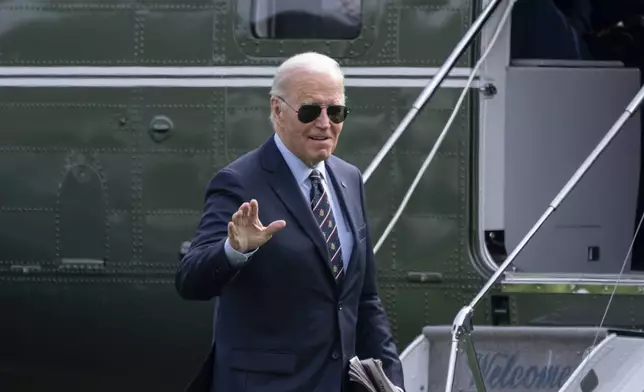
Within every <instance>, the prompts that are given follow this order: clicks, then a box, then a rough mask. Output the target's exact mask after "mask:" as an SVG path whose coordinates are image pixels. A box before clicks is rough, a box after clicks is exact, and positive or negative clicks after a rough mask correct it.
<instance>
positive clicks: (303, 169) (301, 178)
mask: <svg viewBox="0 0 644 392" xmlns="http://www.w3.org/2000/svg"><path fill="white" fill-rule="evenodd" d="M273 139H274V140H275V144H276V145H277V148H278V149H279V150H280V152H281V153H282V156H283V157H284V160H285V161H286V164H287V165H288V167H289V168H290V169H291V172H292V173H293V176H294V177H295V180H296V181H297V185H302V184H303V183H305V182H306V181H308V180H309V175H311V172H312V171H313V169H316V170H318V171H319V172H320V174H321V175H322V180H323V181H325V182H326V178H327V177H326V168H325V165H324V162H319V163H318V164H317V165H315V166H314V167H310V166H308V165H306V164H305V163H304V162H302V160H301V159H300V158H298V157H296V156H295V154H293V153H292V152H291V151H290V150H289V149H288V148H287V147H286V145H284V142H282V139H281V138H280V137H279V135H278V134H277V133H275V134H274V135H273Z"/></svg>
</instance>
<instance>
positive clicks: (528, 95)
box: [476, 1, 644, 294]
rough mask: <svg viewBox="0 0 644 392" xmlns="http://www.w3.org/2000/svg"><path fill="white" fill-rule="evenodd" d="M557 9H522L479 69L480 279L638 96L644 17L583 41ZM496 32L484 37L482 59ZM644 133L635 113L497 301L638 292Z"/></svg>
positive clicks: (530, 5)
mask: <svg viewBox="0 0 644 392" xmlns="http://www.w3.org/2000/svg"><path fill="white" fill-rule="evenodd" d="M617 3H620V2H617ZM553 4H557V2H555V3H551V2H532V1H525V2H522V1H520V2H517V3H516V6H515V8H514V9H513V11H512V12H513V13H512V17H511V18H510V22H509V23H508V25H506V27H505V28H504V31H503V33H502V34H501V36H500V37H499V39H498V41H497V43H496V44H495V45H494V48H493V49H492V51H491V52H490V54H489V57H488V58H487V59H486V61H485V64H484V65H483V67H482V70H481V81H482V83H483V84H484V86H487V88H486V91H487V92H488V94H487V97H486V98H483V99H481V101H480V132H479V135H480V137H479V146H478V148H479V149H478V151H479V162H478V163H479V170H478V179H477V180H478V187H477V188H476V189H477V190H478V212H479V214H478V217H479V219H478V221H479V227H478V229H479V237H478V242H479V256H480V257H479V259H480V260H479V261H480V262H479V267H481V268H482V269H484V270H487V271H494V270H495V269H498V267H499V265H500V264H502V263H503V261H504V260H505V258H506V257H507V256H508V255H509V254H511V252H512V251H513V250H514V249H515V248H517V246H519V245H520V243H521V242H522V240H523V239H524V238H525V236H526V235H527V234H528V233H529V232H530V230H531V228H533V226H534V225H535V223H536V222H538V221H539V219H540V218H541V217H542V215H543V214H544V213H545V212H546V211H547V209H548V208H549V206H550V205H551V203H552V202H553V200H554V199H555V197H556V196H557V195H558V194H559V193H560V191H561V190H562V189H563V188H564V187H565V186H566V185H567V183H568V182H569V181H570V180H571V178H572V177H573V175H574V174H575V172H576V171H577V170H578V168H579V167H580V165H582V163H583V162H584V160H586V158H587V157H588V156H589V155H590V154H591V152H592V151H593V150H594V149H595V148H596V147H597V146H598V144H599V143H600V141H601V140H602V138H604V136H605V135H606V134H607V132H608V131H609V129H611V127H612V126H613V125H614V124H615V122H616V121H617V120H618V118H619V117H620V116H621V115H622V114H623V113H624V111H625V109H626V107H627V106H628V105H629V103H630V102H631V101H632V100H633V97H634V96H635V95H636V94H638V91H639V90H640V88H641V86H642V72H641V69H642V68H644V60H643V59H642V58H643V57H642V56H641V55H636V54H634V53H636V52H638V51H639V52H638V53H644V45H643V44H642V42H643V41H642V37H643V36H644V35H643V34H642V31H644V23H643V22H641V20H642V19H644V18H642V19H640V22H633V20H634V19H633V18H632V17H631V16H630V15H624V16H623V18H622V19H619V20H617V19H615V20H614V21H612V22H610V23H609V21H603V23H604V25H601V26H599V25H595V26H591V27H593V28H594V30H590V31H588V30H587V31H580V30H579V29H578V28H577V26H580V25H583V23H577V22H579V20H578V19H579V18H578V17H579V15H577V13H575V12H574V10H573V11H571V10H569V9H565V11H566V12H562V9H563V8H561V9H557V7H556V6H555V5H553ZM594 12H598V11H597V10H595V11H594ZM497 23H498V21H491V23H489V26H486V28H485V31H483V33H482V38H483V44H482V47H483V48H485V47H486V45H487V42H486V40H489V36H490V34H491V31H492V30H493V29H494V28H495V27H496V24H497ZM546 24H547V25H549V26H551V27H550V28H544V27H543V26H544V25H546ZM620 26H621V27H620ZM600 27H601V28H603V29H604V30H602V31H603V33H601V34H604V35H601V37H600V33H599V32H597V31H599V29H600ZM615 31H617V32H615ZM611 34H614V35H618V34H619V35H620V36H623V35H629V37H631V38H632V39H631V40H630V41H629V43H628V44H625V43H624V42H625V40H623V39H622V40H618V39H617V38H610V39H609V38H606V37H607V36H610V35H611ZM489 92H492V93H489ZM641 134H642V119H641V110H640V112H639V113H635V114H634V115H633V116H631V117H630V119H629V120H628V121H627V122H626V123H625V124H624V125H623V127H622V128H621V130H620V131H619V133H618V134H617V136H616V137H615V138H614V139H613V140H612V142H611V143H610V144H609V145H608V146H607V147H606V149H605V150H604V151H603V152H602V153H601V154H600V155H599V156H598V157H597V159H596V160H595V161H594V162H593V163H592V165H591V167H590V168H589V170H588V171H587V172H586V173H585V175H583V176H582V177H581V179H580V180H579V182H578V183H577V185H576V186H575V187H574V188H573V189H572V190H571V191H570V193H569V194H568V195H567V196H566V197H565V198H564V199H563V201H561V203H560V204H559V205H558V206H553V207H556V209H555V210H554V211H553V212H552V214H550V215H549V216H548V218H547V219H546V220H545V222H544V223H543V225H542V226H541V227H540V228H539V229H538V231H537V232H536V233H535V234H534V236H533V237H532V238H531V239H530V240H529V241H528V242H527V243H526V244H525V246H524V247H523V249H522V250H521V252H520V253H518V255H517V256H516V258H515V259H514V261H513V263H512V264H511V265H510V268H508V270H507V272H506V273H505V275H504V277H503V287H504V290H506V291H509V292H570V293H605V294H610V293H611V292H612V291H613V284H614V283H615V282H616V281H617V279H618V277H619V278H620V285H619V286H620V287H619V291H618V293H622V292H623V293H629V294H643V293H644V251H639V247H638V242H637V241H641V243H642V244H644V233H639V235H638V236H637V238H636V240H637V241H636V242H635V245H634V246H633V247H634V251H633V250H631V246H632V242H633V237H634V235H635V232H636V229H637V227H638V224H639V222H640V219H641V217H642V211H644V185H643V184H644V181H643V180H642V174H644V171H643V170H642V167H641V165H642V159H641V155H642V146H643V140H642V136H641ZM643 226H644V225H643ZM642 231H644V228H642Z"/></svg>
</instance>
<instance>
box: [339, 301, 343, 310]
mask: <svg viewBox="0 0 644 392" xmlns="http://www.w3.org/2000/svg"><path fill="white" fill-rule="evenodd" d="M338 310H342V302H338Z"/></svg>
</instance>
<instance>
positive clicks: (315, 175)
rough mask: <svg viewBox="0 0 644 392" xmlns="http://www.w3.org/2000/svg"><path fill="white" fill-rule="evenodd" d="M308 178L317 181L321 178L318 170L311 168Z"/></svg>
mask: <svg viewBox="0 0 644 392" xmlns="http://www.w3.org/2000/svg"><path fill="white" fill-rule="evenodd" d="M309 178H310V179H311V180H313V181H315V180H317V181H319V180H321V179H322V174H321V173H320V172H319V171H318V170H315V169H313V171H312V172H311V174H309Z"/></svg>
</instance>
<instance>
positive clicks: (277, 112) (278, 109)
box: [271, 98, 282, 120]
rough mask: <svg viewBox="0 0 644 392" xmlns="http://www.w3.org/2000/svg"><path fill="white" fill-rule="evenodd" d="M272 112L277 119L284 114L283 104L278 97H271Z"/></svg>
mask: <svg viewBox="0 0 644 392" xmlns="http://www.w3.org/2000/svg"><path fill="white" fill-rule="evenodd" d="M271 113H272V114H273V117H274V118H275V119H276V120H278V119H280V118H281V116H282V105H280V102H279V100H278V99H277V98H271Z"/></svg>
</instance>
